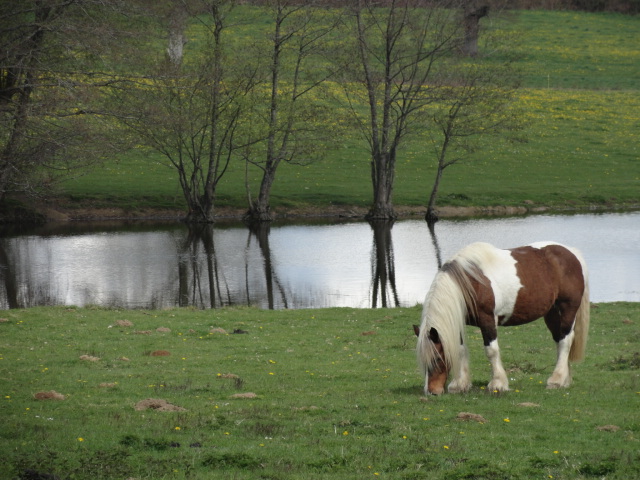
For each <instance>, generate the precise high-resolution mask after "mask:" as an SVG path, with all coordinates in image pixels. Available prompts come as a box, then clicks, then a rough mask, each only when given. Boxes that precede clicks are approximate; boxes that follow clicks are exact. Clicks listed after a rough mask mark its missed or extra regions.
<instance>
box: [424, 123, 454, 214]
mask: <svg viewBox="0 0 640 480" xmlns="http://www.w3.org/2000/svg"><path fill="white" fill-rule="evenodd" d="M443 134H444V141H443V142H442V147H441V148H440V155H439V156H438V170H437V171H436V178H435V180H434V182H433V187H432V188H431V195H429V203H428V204H427V214H426V215H425V217H424V219H425V220H426V221H427V223H428V224H429V225H433V224H434V223H436V222H437V221H438V214H437V213H436V198H438V190H439V188H440V181H441V180H442V172H443V171H444V169H445V168H446V167H447V163H445V160H446V158H447V149H448V147H449V142H450V141H451V128H447V129H445V130H444V132H443Z"/></svg>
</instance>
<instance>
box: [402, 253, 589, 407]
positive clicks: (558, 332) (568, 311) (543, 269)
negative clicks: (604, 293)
mask: <svg viewBox="0 0 640 480" xmlns="http://www.w3.org/2000/svg"><path fill="white" fill-rule="evenodd" d="M589 309H590V305H589V283H588V274H587V266H586V264H585V261H584V259H583V257H582V255H581V253H580V252H579V251H578V250H576V249H575V248H572V247H567V246H564V245H560V244H557V243H552V242H544V243H542V242H540V243H534V244H531V245H528V246H524V247H518V248H513V249H510V250H501V249H498V248H496V247H494V246H493V245H489V244H488V243H473V244H471V245H468V246H467V247H465V248H463V249H462V250H460V251H459V252H458V253H457V254H456V255H455V256H454V257H453V258H452V259H451V260H450V261H448V262H447V263H445V264H444V265H443V266H442V268H441V269H440V271H439V272H438V273H437V274H436V277H435V279H434V280H433V283H432V285H431V288H430V289H429V292H428V293H427V296H426V299H425V303H424V307H423V310H422V323H421V325H420V327H418V326H414V330H415V333H416V335H417V336H418V346H417V356H418V364H419V366H420V367H421V370H422V373H423V375H424V379H425V387H424V391H425V393H426V394H436V395H439V394H442V393H444V387H445V383H446V381H447V378H448V376H449V373H452V375H453V379H452V381H451V383H450V384H449V386H448V391H449V392H450V393H456V392H466V391H468V390H469V389H470V388H471V377H470V373H469V354H468V351H467V341H466V338H465V324H468V325H473V326H476V327H479V328H480V331H481V332H482V339H483V341H484V348H485V353H486V354H487V357H488V358H489V361H490V362H491V368H492V371H493V378H492V379H491V381H490V382H489V386H488V388H489V390H490V391H496V390H497V391H506V390H509V381H508V379H507V374H506V372H505V370H504V367H503V366H502V361H501V359H500V348H499V347H498V338H497V337H498V333H497V327H498V326H511V325H522V324H524V323H529V322H532V321H534V320H536V319H538V318H540V317H544V321H545V323H546V324H547V328H548V329H549V331H550V332H551V336H552V337H553V339H554V340H555V342H556V344H557V347H558V356H557V362H556V366H555V369H554V371H553V373H552V375H551V377H549V379H548V381H547V388H558V387H567V386H569V384H570V383H571V371H570V366H569V361H572V362H576V361H580V360H582V359H583V358H584V351H585V346H586V342H587V336H588V333H589Z"/></svg>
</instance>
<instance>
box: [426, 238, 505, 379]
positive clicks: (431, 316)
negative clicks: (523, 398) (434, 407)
mask: <svg viewBox="0 0 640 480" xmlns="http://www.w3.org/2000/svg"><path fill="white" fill-rule="evenodd" d="M491 249H495V247H493V246H491V245H489V244H486V243H474V244H472V245H469V246H468V247H466V248H464V249H463V250H461V251H460V252H458V254H456V256H455V257H454V258H452V259H451V260H450V261H449V262H447V263H445V264H444V265H443V266H442V268H441V269H440V271H439V272H438V273H437V275H436V277H435V279H434V280H433V283H432V284H431V288H430V289H429V292H428V293H427V297H426V299H425V303H424V307H423V310H422V324H421V326H420V335H419V336H418V347H417V355H418V364H419V365H420V366H421V368H422V372H423V374H424V375H426V374H427V372H428V371H429V370H430V369H432V367H434V366H435V363H436V361H437V360H438V353H437V351H436V349H435V347H434V345H433V342H432V341H431V340H430V338H429V331H430V330H431V328H435V329H436V330H437V331H438V336H439V337H440V341H441V342H442V348H443V351H444V357H445V360H446V363H447V367H448V368H449V371H453V372H457V371H458V370H459V368H460V354H461V350H460V346H461V343H463V342H464V341H465V324H466V319H467V317H468V316H469V315H471V316H475V315H476V293H475V290H474V289H473V284H472V280H476V281H478V282H480V283H484V280H483V277H482V275H481V271H480V267H479V265H482V264H483V263H484V262H486V261H487V260H488V259H489V258H488V256H490V253H491Z"/></svg>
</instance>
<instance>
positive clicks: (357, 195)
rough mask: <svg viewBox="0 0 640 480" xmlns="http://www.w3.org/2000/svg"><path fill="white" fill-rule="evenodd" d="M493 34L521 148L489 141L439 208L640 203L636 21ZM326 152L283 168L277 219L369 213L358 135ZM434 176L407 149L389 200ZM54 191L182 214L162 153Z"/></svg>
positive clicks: (524, 27) (600, 19) (543, 17)
mask: <svg viewBox="0 0 640 480" xmlns="http://www.w3.org/2000/svg"><path fill="white" fill-rule="evenodd" d="M490 21H491V22H493V23H495V22H498V21H497V20H495V19H491V20H490ZM495 26H496V25H492V27H495ZM498 27H499V28H502V29H504V30H507V31H510V32H512V33H513V34H514V35H515V36H516V37H517V38H518V42H517V43H514V49H517V50H518V52H519V53H520V54H521V60H520V61H519V65H518V68H520V69H521V70H522V72H523V89H521V90H520V93H519V100H518V101H519V103H520V105H521V107H522V108H523V111H524V115H525V119H526V121H527V124H528V126H527V129H526V130H525V132H524V133H523V137H524V138H526V141H525V142H523V143H518V144H512V143H506V142H502V141H499V140H497V139H490V140H487V141H486V142H485V143H484V144H483V145H482V146H481V148H480V149H479V151H478V152H477V153H476V154H475V155H474V156H473V157H470V158H468V159H466V161H465V162H464V163H462V164H459V165H456V166H453V167H451V168H450V169H449V170H447V171H446V172H445V176H444V179H443V183H442V187H441V195H440V201H439V203H440V204H441V205H463V206H489V205H509V206H521V207H526V208H528V209H534V208H536V207H540V206H548V207H551V208H566V207H570V208H578V209H579V208H586V207H590V206H594V205H595V206H599V207H602V208H615V207H616V206H619V207H625V206H630V205H637V204H639V203H640V153H639V152H638V144H639V143H640V142H639V140H640V138H639V133H638V132H639V131H640V129H639V128H638V126H639V125H640V117H639V115H638V111H640V109H639V104H638V90H639V89H640V80H639V79H640V75H639V73H640V70H639V69H640V67H639V65H640V58H639V57H640V53H639V52H638V50H637V49H633V48H629V45H633V42H634V41H635V39H636V38H637V37H638V35H640V22H639V21H638V19H637V18H636V17H630V16H623V15H616V14H589V13H577V12H544V11H523V12H518V13H516V14H514V15H512V16H511V15H510V16H508V17H506V18H505V19H504V20H502V21H499V22H498ZM335 147H336V148H335V149H333V150H330V151H327V152H326V155H324V158H323V160H322V161H320V162H317V163H314V164H311V165H308V166H304V167H303V166H294V165H283V166H281V168H280V169H279V171H278V177H277V180H276V183H275V185H274V188H273V198H272V205H273V207H274V208H275V209H276V210H278V209H280V210H281V211H282V210H285V209H295V208H308V207H314V208H319V209H322V208H329V207H336V206H338V207H339V206H344V205H346V206H359V207H366V206H368V205H370V202H371V198H372V194H371V181H370V174H369V157H368V153H367V150H366V144H365V143H364V142H363V140H362V139H361V138H360V137H359V136H358V135H357V132H351V131H343V132H341V135H339V136H338V137H337V138H336V139H335ZM244 175H245V165H244V163H242V162H237V163H235V164H233V165H231V168H230V170H229V172H228V173H227V175H226V176H225V177H224V179H223V181H222V183H221V185H220V186H219V188H218V192H219V196H218V203H217V204H218V206H219V207H231V208H237V209H243V208H245V207H246V193H245V178H244ZM434 175H435V159H434V155H433V153H432V151H431V150H430V147H429V143H428V142H427V141H426V140H425V139H424V138H413V139H412V140H411V141H408V142H407V143H406V144H405V145H404V148H403V150H402V151H401V152H400V154H399V157H398V166H397V180H396V187H395V192H394V203H395V204H396V205H399V206H402V205H406V206H421V205H425V204H426V201H427V197H428V194H429V191H430V188H431V185H432V182H433V177H434ZM249 179H250V180H249V181H250V185H251V187H252V189H253V191H254V193H253V194H254V195H255V190H256V189H257V187H258V184H259V179H260V172H259V171H258V170H257V169H254V170H251V171H250V174H249ZM62 194H63V197H64V198H65V199H71V203H70V205H71V206H76V207H79V206H87V205H89V206H97V207H105V206H106V207H119V208H124V209H127V210H130V211H135V210H138V209H142V208H178V209H180V208H183V207H184V202H183V200H182V194H181V191H180V188H179V185H178V182H177V177H176V175H175V174H174V172H173V171H172V170H171V168H169V167H168V166H167V165H166V161H165V160H164V159H163V158H162V157H161V156H159V155H157V154H154V153H151V152H145V151H143V150H134V151H131V152H129V153H127V154H124V155H122V156H121V157H119V158H114V159H113V161H112V162H109V163H107V164H105V165H104V166H103V167H102V168H99V169H97V170H96V171H94V172H91V173H89V174H88V175H86V176H84V177H81V178H79V179H76V180H73V181H69V182H68V183H66V184H65V186H64V189H63V192H62Z"/></svg>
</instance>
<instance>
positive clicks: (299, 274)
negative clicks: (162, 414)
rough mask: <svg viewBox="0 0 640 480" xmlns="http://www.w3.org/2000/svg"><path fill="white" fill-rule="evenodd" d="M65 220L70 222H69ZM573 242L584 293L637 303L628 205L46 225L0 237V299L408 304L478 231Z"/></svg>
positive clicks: (4, 304) (639, 227)
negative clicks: (558, 210) (554, 211)
mask: <svg viewBox="0 0 640 480" xmlns="http://www.w3.org/2000/svg"><path fill="white" fill-rule="evenodd" d="M70 228H71V230H69V229H70ZM549 239H552V240H556V241H560V242H562V243H566V244H570V245H575V246H576V247H578V248H580V249H581V250H582V251H583V253H584V254H585V257H586V259H587V262H588V264H589V266H590V274H591V275H590V277H591V282H592V288H591V290H592V299H593V300H594V301H616V300H628V301H640V212H636V213H628V214H607V215H576V216H571V217H561V216H539V217H527V218H511V219H484V220H467V221H450V220H446V221H445V220H443V221H441V222H439V223H437V224H436V226H435V229H432V230H429V228H428V226H427V224H426V223H425V222H423V221H418V220H416V221H413V220H409V221H399V222H396V223H395V224H392V223H388V222H375V223H371V224H368V223H365V222H348V223H335V224H316V225H264V226H260V227H256V228H252V229H248V228H246V227H244V226H241V225H233V226H229V225H216V226H214V227H211V226H201V227H198V228H187V227H186V226H184V225H180V224H166V225H149V224H130V225H126V226H122V225H120V224H119V225H112V224H100V225H97V224H91V225H71V226H69V225H66V226H65V227H64V229H63V228H62V227H59V226H47V227H46V228H45V229H40V230H34V231H29V232H4V234H3V235H2V236H0V308H3V309H8V308H20V307H31V306H37V305H78V306H85V305H91V304H96V305H104V306H114V307H121V308H166V307H173V306H195V307H197V308H218V307H220V306H226V305H253V306H257V307H260V308H269V309H281V308H308V307H314V308H324V307H331V306H349V307H374V308H375V307H397V306H411V305H414V304H416V303H419V302H421V301H422V300H423V298H424V295H425V293H426V291H427V289H428V287H429V285H430V283H431V280H432V279H433V276H434V275H435V272H436V271H437V269H438V267H439V266H440V265H441V264H442V261H443V259H447V258H449V257H450V256H451V255H452V254H453V253H455V251H457V250H458V249H459V248H461V247H462V246H464V245H466V244H467V243H470V242H473V241H478V240H483V241H488V242H491V243H494V244H496V245H498V246H501V247H510V246H515V245H521V244H525V243H530V242H532V241H537V240H549Z"/></svg>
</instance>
